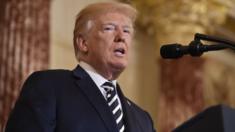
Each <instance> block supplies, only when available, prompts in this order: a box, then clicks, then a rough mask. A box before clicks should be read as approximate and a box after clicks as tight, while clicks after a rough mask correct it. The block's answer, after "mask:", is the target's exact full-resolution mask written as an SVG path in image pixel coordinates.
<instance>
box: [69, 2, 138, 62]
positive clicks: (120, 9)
mask: <svg viewBox="0 0 235 132" xmlns="http://www.w3.org/2000/svg"><path fill="white" fill-rule="evenodd" d="M109 12H114V13H116V12H117V13H120V14H123V15H125V16H127V17H128V18H130V20H131V21H132V24H133V25H134V22H135V19H136V16H137V10H136V9H135V8H134V7H132V6H130V5H128V4H124V3H119V2H100V3H93V4H90V5H88V6H87V7H85V8H84V9H82V10H81V11H80V12H79V13H78V15H77V17H76V22H75V27H74V36H73V41H74V46H76V38H77V37H79V35H82V36H85V35H86V34H87V32H88V31H89V29H90V27H91V24H90V22H91V21H93V20H94V19H95V18H96V17H97V16H99V15H102V14H105V13H109ZM74 49H75V55H76V57H77V59H78V55H77V54H78V49H77V47H74Z"/></svg>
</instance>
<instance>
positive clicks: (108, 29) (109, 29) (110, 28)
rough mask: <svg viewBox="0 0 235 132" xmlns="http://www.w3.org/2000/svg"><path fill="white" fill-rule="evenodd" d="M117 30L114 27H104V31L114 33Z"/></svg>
mask: <svg viewBox="0 0 235 132" xmlns="http://www.w3.org/2000/svg"><path fill="white" fill-rule="evenodd" d="M114 29H115V28H114V27H112V26H107V27H104V31H112V30H114Z"/></svg>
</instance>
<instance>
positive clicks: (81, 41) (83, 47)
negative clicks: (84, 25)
mask: <svg viewBox="0 0 235 132" xmlns="http://www.w3.org/2000/svg"><path fill="white" fill-rule="evenodd" d="M75 41H76V47H77V48H78V50H79V52H82V53H87V52H88V47H87V41H86V40H85V38H84V37H83V36H82V35H79V36H78V37H77V38H76V40H75Z"/></svg>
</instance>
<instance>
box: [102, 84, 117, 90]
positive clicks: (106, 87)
mask: <svg viewBox="0 0 235 132" xmlns="http://www.w3.org/2000/svg"><path fill="white" fill-rule="evenodd" d="M102 87H103V88H104V90H105V91H106V92H112V91H114V88H115V86H114V85H113V83H112V82H105V83H104V84H103V85H102Z"/></svg>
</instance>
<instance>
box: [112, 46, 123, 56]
mask: <svg viewBox="0 0 235 132" xmlns="http://www.w3.org/2000/svg"><path fill="white" fill-rule="evenodd" d="M125 52H126V51H125V49H123V48H118V49H115V50H114V53H115V54H116V55H118V56H120V55H124V54H125Z"/></svg>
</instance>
